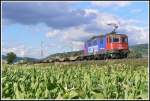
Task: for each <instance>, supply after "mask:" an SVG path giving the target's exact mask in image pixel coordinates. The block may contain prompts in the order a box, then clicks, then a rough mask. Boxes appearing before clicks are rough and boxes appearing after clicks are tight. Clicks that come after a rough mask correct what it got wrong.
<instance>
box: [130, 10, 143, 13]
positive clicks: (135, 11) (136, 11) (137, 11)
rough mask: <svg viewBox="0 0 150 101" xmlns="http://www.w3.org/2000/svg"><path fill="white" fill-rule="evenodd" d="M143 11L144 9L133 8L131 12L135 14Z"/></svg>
mask: <svg viewBox="0 0 150 101" xmlns="http://www.w3.org/2000/svg"><path fill="white" fill-rule="evenodd" d="M141 12H142V9H133V10H131V13H133V14H139V13H141Z"/></svg>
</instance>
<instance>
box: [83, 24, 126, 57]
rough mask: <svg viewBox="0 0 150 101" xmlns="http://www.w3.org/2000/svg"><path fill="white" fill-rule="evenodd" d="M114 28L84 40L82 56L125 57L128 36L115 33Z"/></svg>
mask: <svg viewBox="0 0 150 101" xmlns="http://www.w3.org/2000/svg"><path fill="white" fill-rule="evenodd" d="M116 28H118V26H116V25H115V29H114V30H113V31H112V32H111V33H108V34H106V35H101V36H94V37H92V38H91V39H89V40H87V41H86V42H85V47H84V58H87V59H91V58H98V59H99V58H126V57H127V55H128V53H129V49H128V36H127V35H125V34H117V33H116V31H115V30H116Z"/></svg>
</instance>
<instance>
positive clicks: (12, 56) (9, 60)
mask: <svg viewBox="0 0 150 101" xmlns="http://www.w3.org/2000/svg"><path fill="white" fill-rule="evenodd" d="M6 59H7V63H8V64H12V63H13V62H14V60H15V59H16V54H15V53H13V52H9V53H7V56H6Z"/></svg>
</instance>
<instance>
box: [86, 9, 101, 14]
mask: <svg viewBox="0 0 150 101" xmlns="http://www.w3.org/2000/svg"><path fill="white" fill-rule="evenodd" d="M84 11H85V13H86V15H90V14H91V13H93V14H97V13H98V11H97V10H96V9H84Z"/></svg>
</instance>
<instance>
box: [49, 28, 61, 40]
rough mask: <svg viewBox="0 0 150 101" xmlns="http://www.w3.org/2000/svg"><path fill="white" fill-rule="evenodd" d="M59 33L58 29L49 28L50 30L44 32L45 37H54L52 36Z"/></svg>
mask: <svg viewBox="0 0 150 101" xmlns="http://www.w3.org/2000/svg"><path fill="white" fill-rule="evenodd" d="M59 33H60V31H59V30H51V31H49V32H47V33H46V37H49V38H50V37H54V36H56V35H58V34H59Z"/></svg>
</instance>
